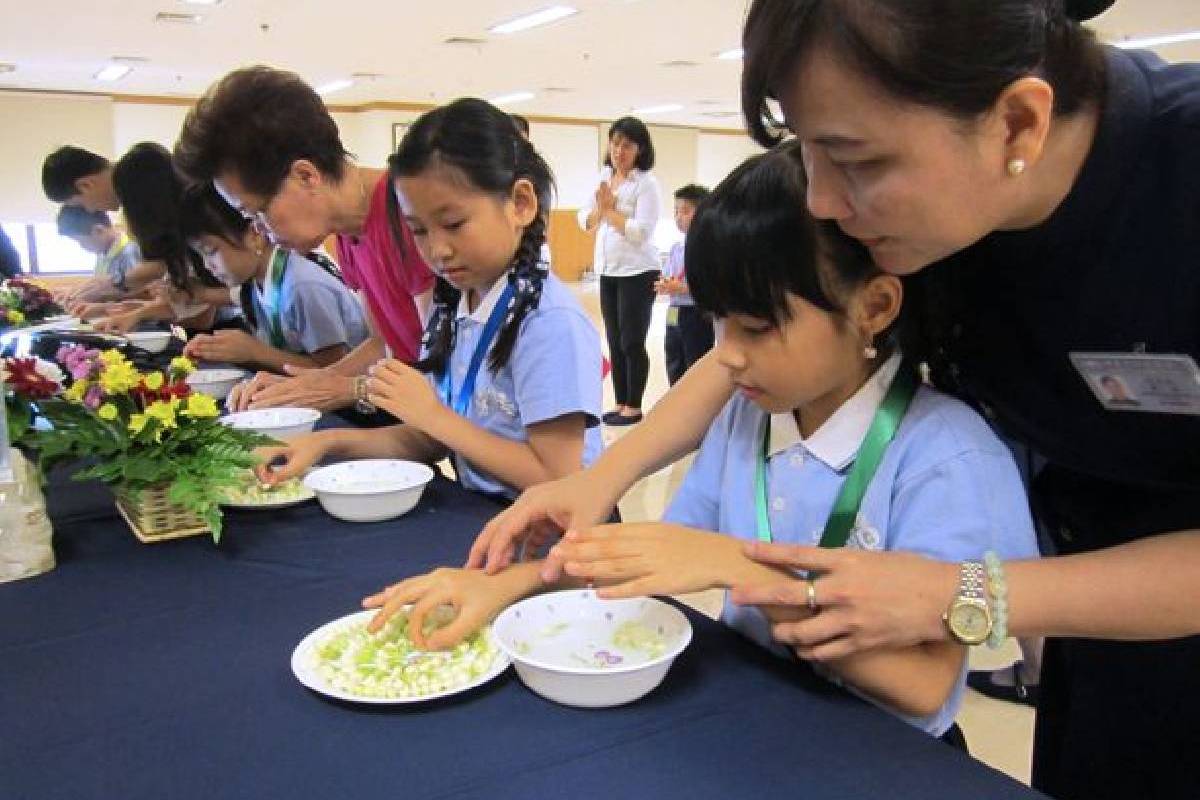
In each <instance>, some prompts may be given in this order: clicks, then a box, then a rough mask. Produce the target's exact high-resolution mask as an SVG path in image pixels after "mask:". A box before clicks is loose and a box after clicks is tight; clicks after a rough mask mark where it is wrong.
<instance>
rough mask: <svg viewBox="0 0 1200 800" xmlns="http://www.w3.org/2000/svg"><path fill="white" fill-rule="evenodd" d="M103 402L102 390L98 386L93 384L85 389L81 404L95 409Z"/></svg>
mask: <svg viewBox="0 0 1200 800" xmlns="http://www.w3.org/2000/svg"><path fill="white" fill-rule="evenodd" d="M102 402H104V392H103V390H101V388H100V387H99V386H93V387H91V388H90V389H88V390H87V394H85V395H84V396H83V404H84V405H85V406H87V407H88V408H90V409H91V410H92V411H95V410H96V409H97V408H99V407H100V404H101V403H102Z"/></svg>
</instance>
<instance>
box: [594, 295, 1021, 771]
mask: <svg viewBox="0 0 1200 800" xmlns="http://www.w3.org/2000/svg"><path fill="white" fill-rule="evenodd" d="M577 294H578V297H579V299H580V302H582V303H583V306H584V308H585V309H586V310H587V312H588V314H589V316H590V317H591V318H592V321H593V322H594V323H595V324H596V327H597V329H598V330H600V331H603V324H602V322H601V318H600V304H599V296H598V293H597V291H596V283H595V282H587V281H585V282H584V283H582V284H579V285H578V286H577ZM665 317H666V306H665V304H663V303H662V302H660V303H658V304H656V305H655V308H654V317H653V321H652V322H651V326H650V335H649V337H648V339H647V343H646V344H647V348H648V349H649V351H650V381H649V385H648V387H647V390H646V398H645V402H644V404H645V407H646V408H649V407H651V406H652V405H653V404H654V402H655V401H657V400H658V398H660V397H662V395H663V394H664V393H665V392H666V390H667V379H666V370H665V368H664V366H663V330H664V326H665ZM604 392H605V396H604V408H605V410H608V409H610V408H612V407H613V397H612V384H611V382H606V383H605V387H604ZM624 430H626V429H620V428H618V429H614V428H605V429H604V437H605V441H606V442H612V441H614V440H615V439H616V438H617V437H618V436H620V435H621V432H622V431H624ZM689 463H690V458H689V459H685V460H684V461H682V462H679V463H677V464H675V465H673V466H671V467H667V468H665V469H663V470H660V471H659V472H656V473H655V474H653V475H651V476H649V477H648V478H645V479H643V480H642V481H640V482H638V484H637V485H635V486H634V488H633V489H632V490H631V491H630V492H629V493H628V494H627V495H626V496H625V498H624V499H623V500H622V501H621V516H622V518H623V519H625V520H627V521H631V522H634V521H639V520H650V519H658V518H659V517H660V516H661V515H662V512H663V509H664V508H666V505H667V502H668V501H669V500H670V498H671V495H672V494H673V493H674V491H675V489H676V488H678V486H679V483H680V482H681V481H682V480H683V476H684V474H685V473H686V471H687V467H688V464H689ZM680 599H682V600H683V601H684V602H687V603H689V604H690V605H692V606H694V607H696V608H698V609H699V610H701V611H703V612H704V613H706V614H709V615H710V616H713V617H715V616H716V615H717V614H718V612H719V611H720V608H721V603H722V593H721V591H720V590H714V591H708V592H699V593H697V594H693V595H686V596H683V597H681V598H680ZM1017 655H1018V649H1017V647H1016V643H1015V642H1009V644H1008V646H1006V647H1005V648H1002V649H1001V650H999V651H995V652H993V651H990V650H988V649H987V648H976V649H975V651H974V652H972V653H971V664H972V665H973V666H976V667H984V668H989V667H998V666H1004V665H1007V664H1009V663H1011V662H1012V661H1013V660H1014V658H1016V657H1017ZM958 719H959V724H960V725H962V727H963V730H964V732H965V733H966V736H967V740H968V742H969V743H970V746H971V753H972V754H973V755H974V756H975V757H976V758H978V759H979V760H981V761H983V762H985V763H987V764H989V765H991V766H993V767H995V768H996V769H998V770H1001V771H1002V772H1005V773H1007V774H1009V775H1011V776H1013V777H1015V778H1017V779H1018V780H1021V781H1024V782H1026V783H1028V782H1029V758H1030V748H1031V746H1032V741H1033V711H1032V710H1031V709H1029V708H1027V707H1025V706H1018V705H1014V704H1011V703H1002V702H998V701H995V700H990V699H988V698H986V697H983V696H982V695H980V694H978V693H976V692H974V691H968V692H967V697H966V700H965V701H964V703H963V708H962V711H961V713H960V714H959V718H958Z"/></svg>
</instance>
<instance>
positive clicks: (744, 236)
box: [684, 140, 924, 359]
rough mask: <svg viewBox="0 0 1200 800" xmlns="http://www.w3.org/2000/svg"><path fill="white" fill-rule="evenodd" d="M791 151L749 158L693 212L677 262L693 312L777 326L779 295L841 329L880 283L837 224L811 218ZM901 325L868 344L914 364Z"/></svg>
mask: <svg viewBox="0 0 1200 800" xmlns="http://www.w3.org/2000/svg"><path fill="white" fill-rule="evenodd" d="M806 191H807V181H806V178H805V173H804V164H803V162H802V160H801V155H800V146H799V142H798V141H796V140H791V141H789V142H786V143H784V144H782V145H779V146H778V147H776V148H775V149H774V150H771V151H769V152H767V153H762V154H760V155H756V156H753V157H751V158H749V159H747V160H746V161H744V162H742V164H741V165H739V166H738V167H737V168H736V169H734V170H733V172H731V173H729V175H728V177H726V178H725V179H724V180H723V181H721V183H720V184H719V185H718V186H717V188H716V189H714V190H713V191H712V193H711V194H710V195H709V196H708V197H706V198H705V199H704V200H702V201H701V202H700V205H699V206H698V207H697V209H696V216H695V218H694V219H693V220H692V225H691V227H690V228H689V229H688V234H687V245H686V250H685V253H684V264H685V265H686V271H687V281H688V288H689V290H690V291H691V294H692V298H693V299H694V300H695V301H696V306H697V307H699V308H700V309H701V310H703V311H706V312H708V313H710V314H712V315H714V316H716V317H727V316H729V315H731V314H742V315H745V316H748V317H754V318H756V319H762V320H767V321H769V322H770V323H771V324H772V325H775V326H779V325H782V324H783V323H784V322H786V321H787V320H789V319H790V317H791V309H790V306H789V305H788V295H796V296H798V297H802V298H804V299H805V300H807V301H808V302H810V303H812V304H813V305H815V306H817V307H818V308H821V309H823V310H824V311H827V312H829V313H830V314H832V315H834V316H835V317H837V318H840V319H845V315H846V311H847V308H848V299H849V298H850V297H851V296H852V294H853V292H854V290H856V289H857V288H859V287H860V286H863V285H864V284H866V283H867V282H868V281H870V280H871V279H872V278H874V277H876V276H878V275H882V274H884V273H883V271H882V270H881V269H880V268H879V267H878V266H876V264H875V262H874V260H873V259H872V258H871V252H870V251H869V250H868V249H867V248H866V247H864V246H863V245H862V243H861V242H859V241H857V240H855V239H853V238H851V237H849V236H847V235H846V234H845V233H843V232H842V231H841V229H840V228H838V226H837V224H836V223H833V222H830V221H827V220H819V219H817V218H815V217H813V216H812V214H810V213H809V211H808V206H807V205H806V203H805V193H806ZM913 313H914V312H913V310H912V309H911V308H910V304H909V303H908V302H907V301H906V302H905V303H904V305H903V307H902V310H901V313H900V315H899V316H898V317H897V319H896V321H895V322H893V323H892V325H891V326H889V327H888V328H887V329H886V330H885V331H883V332H882V333H881V334H880V338H879V341H878V342H877V343H876V344H877V346H878V347H879V349H880V350H881V351H882V352H884V353H885V354H886V353H889V352H891V351H892V350H894V349H895V348H896V347H897V346H902V347H903V348H904V351H905V353H906V354H907V355H909V356H910V357H912V358H917V359H919V358H920V357H921V356H922V354H923V353H922V351H923V350H924V348H923V347H922V346H921V344H920V342H919V341H918V340H917V338H916V336H915V330H914V326H912V325H910V324H909V323H908V319H909V318H910V317H911V316H912V314H913Z"/></svg>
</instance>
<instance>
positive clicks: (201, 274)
mask: <svg viewBox="0 0 1200 800" xmlns="http://www.w3.org/2000/svg"><path fill="white" fill-rule="evenodd" d="M112 177H113V189H114V190H115V191H116V193H117V198H118V199H119V200H120V201H121V209H122V211H123V212H124V214H125V222H126V223H128V225H129V232H130V233H131V234H133V238H134V239H135V240H136V241H137V243H138V248H139V249H140V250H141V252H142V258H144V259H145V260H147V261H161V262H163V263H164V264H166V265H167V276H168V277H169V278H170V280H171V283H172V284H173V285H174V286H175V287H176V288H179V289H184V290H186V289H187V288H188V287H189V286H190V285H191V284H192V281H193V278H194V279H196V280H198V281H199V282H200V283H202V284H204V285H206V286H220V285H221V282H220V281H218V280H217V279H216V278H215V277H214V276H213V275H212V273H210V272H209V271H208V269H207V268H205V266H204V260H203V259H202V258H200V254H199V253H197V252H196V251H195V250H193V249H192V248H191V247H189V246H188V243H187V239H186V238H185V237H184V235H183V229H182V227H181V225H180V218H179V209H180V204H181V202H182V200H183V194H184V191H185V190H186V188H187V182H186V181H185V180H184V178H183V176H182V175H181V174H180V173H179V171H178V170H176V169H175V165H174V163H173V162H172V161H171V153H170V151H169V150H167V149H166V148H165V147H163V146H162V145H160V144H155V143H154V142H140V143H138V144H135V145H134V146H133V147H131V148H129V152H128V153H126V154H125V155H123V156H121V158H120V160H118V161H117V163H116V165H115V166H114V167H113V175H112Z"/></svg>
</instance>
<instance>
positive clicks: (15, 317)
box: [8, 308, 25, 325]
mask: <svg viewBox="0 0 1200 800" xmlns="http://www.w3.org/2000/svg"><path fill="white" fill-rule="evenodd" d="M8 321H9V322H11V323H12V324H13V325H20V324H21V323H22V322H24V321H25V315H24V314H22V313H21V312H20V311H17V310H16V309H15V308H10V309H9V310H8Z"/></svg>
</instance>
